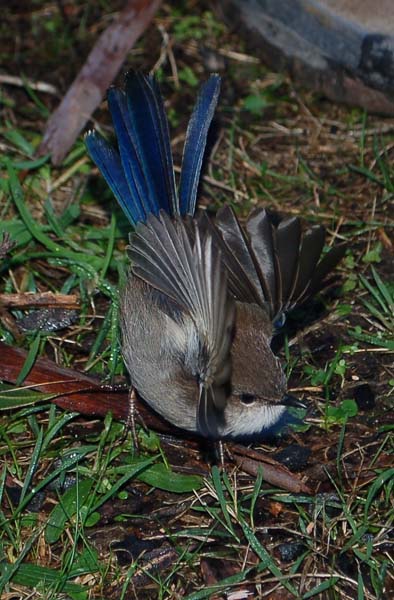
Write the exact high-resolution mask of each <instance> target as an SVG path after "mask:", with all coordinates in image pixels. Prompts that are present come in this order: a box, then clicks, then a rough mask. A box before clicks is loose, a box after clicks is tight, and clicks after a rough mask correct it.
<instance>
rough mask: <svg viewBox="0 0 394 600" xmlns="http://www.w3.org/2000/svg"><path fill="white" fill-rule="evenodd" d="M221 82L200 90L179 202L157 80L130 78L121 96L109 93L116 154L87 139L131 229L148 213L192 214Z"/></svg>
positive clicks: (102, 142) (98, 138) (100, 141)
mask: <svg viewBox="0 0 394 600" xmlns="http://www.w3.org/2000/svg"><path fill="white" fill-rule="evenodd" d="M219 87H220V78H219V76H218V75H212V76H211V77H210V79H209V80H208V81H207V82H206V83H205V84H204V86H203V87H202V88H201V91H200V94H199V97H198V100H197V104H196V106H195V108H194V111H193V114H192V117H191V119H190V123H189V126H188V130H187V135H186V141H185V147H184V152H183V160H182V169H181V178H180V202H179V201H178V195H177V191H176V187H175V175H174V167H173V159H172V152H171V143H170V136H169V129H168V121H167V117H166V114H165V110H164V104H163V99H162V97H161V94H160V91H159V87H158V84H157V81H156V80H155V78H154V77H153V76H152V75H149V76H145V75H142V74H139V73H129V74H128V75H127V76H126V86H125V92H123V91H121V90H118V89H115V88H112V89H110V90H109V92H108V104H109V109H110V112H111V116H112V121H113V124H114V129H115V134H116V138H117V143H118V150H119V151H117V150H116V149H115V148H113V147H112V146H111V145H110V144H108V142H106V140H105V139H104V138H103V137H102V136H100V135H99V134H97V133H95V132H90V133H88V134H87V136H86V146H87V149H88V151H89V154H90V156H91V157H92V159H93V160H94V162H95V163H96V164H97V166H98V167H99V169H100V171H101V172H102V174H103V176H104V178H105V179H106V181H107V183H108V185H109V186H110V188H111V190H112V192H113V193H114V195H115V197H116V199H117V200H118V202H119V204H120V205H121V207H122V209H123V211H124V212H125V214H126V216H127V218H128V219H129V220H130V222H131V223H132V224H133V225H136V224H137V223H140V222H146V220H147V217H148V215H149V214H150V213H153V214H155V215H158V214H159V212H160V210H162V209H163V210H164V211H165V212H166V213H168V214H169V215H170V216H174V215H176V214H181V215H182V216H185V215H193V214H194V211H195V206H196V198H197V189H198V183H199V177H200V172H201V165H202V160H203V155H204V150H205V145H206V139H207V134H208V129H209V125H210V123H211V121H212V118H213V114H214V111H215V107H216V103H217V98H218V95H219Z"/></svg>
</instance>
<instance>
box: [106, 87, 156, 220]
mask: <svg viewBox="0 0 394 600" xmlns="http://www.w3.org/2000/svg"><path fill="white" fill-rule="evenodd" d="M108 106H109V109H110V112H111V117H112V122H113V125H114V129H115V134H116V139H117V142H118V148H119V153H120V159H121V162H122V165H123V171H124V175H125V177H126V180H127V184H128V186H129V190H130V197H131V203H130V206H129V212H131V213H132V214H133V215H134V217H133V221H134V222H137V223H138V222H139V221H146V219H147V216H148V214H149V213H150V212H154V209H155V205H154V203H152V201H151V195H150V192H149V185H148V182H147V181H146V178H145V175H144V172H143V168H142V164H141V159H140V158H139V157H138V155H137V153H136V151H135V146H134V142H133V139H134V136H133V132H132V130H131V127H130V119H129V114H128V109H127V99H126V95H125V93H124V92H123V91H122V90H119V89H116V88H111V89H110V90H108Z"/></svg>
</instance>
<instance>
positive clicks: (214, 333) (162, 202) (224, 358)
mask: <svg viewBox="0 0 394 600" xmlns="http://www.w3.org/2000/svg"><path fill="white" fill-rule="evenodd" d="M219 87H220V79H219V77H218V76H217V75H212V76H211V77H210V78H209V80H208V81H207V82H206V83H205V84H204V85H203V86H202V87H201V90H200V93H199V96H198V99H197V103H196V106H195V108H194V111H193V114H192V116H191V119H190V122H189V126H188V129H187V134H186V140H185V146H184V152H183V160H182V168H181V174H180V179H179V185H178V186H177V185H176V182H175V175H174V167H173V159H172V152H171V145H170V137H169V130H168V123H167V118H166V114H165V110H164V105H163V100H162V97H161V95H160V92H159V89H158V84H157V82H156V80H155V78H154V77H153V76H150V75H149V76H145V75H142V74H138V73H137V74H135V73H130V74H128V75H127V76H126V82H125V90H124V91H123V90H120V89H117V88H112V89H110V90H109V92H108V103H109V109H110V111H111V115H112V120H113V124H114V128H115V134H116V138H117V145H118V148H117V149H115V148H114V147H112V146H111V145H110V144H109V143H108V142H107V141H106V140H105V139H104V138H103V137H102V136H101V135H99V134H98V133H97V132H94V131H93V132H90V133H88V134H87V136H86V144H87V148H88V151H89V153H90V155H91V157H92V158H93V160H94V161H95V163H96V164H97V166H98V167H99V169H100V171H101V172H102V174H103V175H104V177H105V179H106V181H107V183H108V185H109V186H110V188H111V189H112V191H113V193H114V195H115V197H116V198H117V200H118V202H119V204H120V205H121V207H122V208H123V210H124V212H125V214H126V216H127V217H128V219H129V220H130V223H131V225H132V226H133V228H134V231H133V232H132V233H131V235H130V245H129V247H128V254H129V257H130V260H131V267H130V272H129V276H128V281H127V285H126V286H125V289H124V290H123V291H122V293H121V329H122V346H123V356H124V360H125V363H126V367H127V370H128V372H129V375H130V381H131V385H132V386H133V387H134V388H135V389H136V390H137V392H138V394H139V395H140V396H141V397H142V398H143V400H145V401H146V402H147V403H148V404H149V405H150V406H151V407H152V408H153V409H154V410H155V411H157V412H158V413H159V414H160V415H162V416H163V417H165V418H166V419H167V420H168V421H169V422H171V423H173V424H174V425H176V426H177V427H180V428H182V429H185V430H189V431H192V432H198V433H200V434H201V435H203V436H207V437H210V438H213V439H221V438H223V437H227V436H240V435H249V434H256V433H258V432H260V431H261V430H262V429H265V428H267V427H269V426H271V425H273V424H275V423H276V422H277V421H278V419H279V418H280V417H281V415H282V414H283V412H284V411H285V409H286V405H288V404H289V403H290V404H291V403H293V402H295V400H294V399H293V398H292V397H291V396H288V395H287V393H286V378H285V375H284V372H283V370H282V367H281V365H280V362H279V359H278V358H277V357H276V356H275V355H274V354H273V352H272V350H271V340H272V337H273V335H274V332H275V323H277V322H278V321H280V320H281V318H282V315H283V314H284V313H285V312H286V311H288V310H290V309H292V308H293V307H294V306H295V305H297V304H299V303H301V302H302V301H303V300H304V299H305V298H306V297H307V296H309V295H310V294H311V293H313V292H314V291H316V289H318V288H319V287H321V282H322V280H323V279H324V277H325V276H326V274H327V273H328V271H329V270H331V268H332V267H333V266H334V265H335V264H336V263H337V262H338V261H339V260H340V258H341V257H342V255H343V247H341V246H337V247H334V248H333V249H331V250H330V252H328V253H326V254H325V255H324V257H323V258H321V254H322V249H323V245H324V239H325V232H324V228H323V227H321V226H313V227H311V228H310V229H308V230H306V231H305V232H302V229H301V223H300V221H299V219H298V218H296V217H291V218H288V219H280V218H279V217H278V216H277V215H274V214H272V213H270V212H268V211H266V210H265V209H263V208H258V209H257V210H255V211H254V212H253V213H252V214H251V215H250V216H249V218H248V220H247V222H246V227H245V229H244V228H243V227H242V226H241V225H240V222H239V221H238V218H237V216H236V215H235V213H234V211H233V210H232V208H231V207H230V206H227V205H226V206H224V207H223V208H222V209H221V210H220V211H219V212H218V214H217V215H216V218H215V219H214V220H213V219H211V218H210V217H209V216H208V215H207V214H206V213H205V212H200V213H198V214H197V215H196V214H195V210H196V200H197V190H198V186H199V179H200V172H201V165H202V161H203V156H204V151H205V146H206V140H207V134H208V129H209V126H210V123H211V120H212V118H213V114H214V111H215V107H216V103H217V99H218V95H219Z"/></svg>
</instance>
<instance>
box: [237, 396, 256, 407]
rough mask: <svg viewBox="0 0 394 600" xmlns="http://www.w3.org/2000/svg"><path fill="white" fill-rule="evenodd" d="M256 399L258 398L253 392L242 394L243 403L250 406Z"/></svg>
mask: <svg viewBox="0 0 394 600" xmlns="http://www.w3.org/2000/svg"><path fill="white" fill-rule="evenodd" d="M255 400H256V396H254V395H253V394H241V402H242V404H246V405H247V406H250V405H251V404H253V402H255Z"/></svg>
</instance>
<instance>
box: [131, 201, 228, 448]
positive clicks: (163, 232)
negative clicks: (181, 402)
mask: <svg viewBox="0 0 394 600" xmlns="http://www.w3.org/2000/svg"><path fill="white" fill-rule="evenodd" d="M128 253H129V256H130V258H131V262H132V271H133V273H134V274H135V275H136V276H138V277H140V278H141V279H143V280H144V281H146V282H147V283H148V284H149V285H151V286H152V287H154V288H156V289H158V290H160V291H161V292H162V293H164V294H165V295H167V296H168V297H169V298H171V299H172V300H173V301H174V302H176V303H177V304H178V305H179V306H180V307H181V308H182V309H183V310H184V311H185V312H186V313H187V314H188V315H189V316H190V317H191V319H192V320H193V322H194V324H195V329H196V332H197V339H196V340H195V342H194V343H195V346H196V348H197V350H196V354H197V363H198V364H197V365H196V372H195V376H196V380H197V381H198V382H199V384H200V401H199V406H198V411H197V422H198V428H199V430H200V432H201V433H202V434H203V435H206V436H210V437H215V436H216V435H217V425H218V422H219V421H220V418H221V417H223V410H224V408H225V404H226V398H227V388H228V383H229V381H230V375H231V363H230V352H231V339H232V334H233V328H234V318H235V305H234V301H233V300H232V298H231V297H230V295H229V294H228V288H227V275H226V271H225V269H223V266H222V264H221V254H220V251H219V249H218V248H217V246H216V245H215V244H214V242H213V238H212V236H211V235H209V234H208V233H207V232H204V231H202V230H201V229H200V228H199V226H198V224H197V223H196V222H192V221H191V220H190V221H185V220H183V219H181V218H180V217H177V218H175V219H173V220H172V219H170V218H169V216H168V215H167V214H166V213H165V212H164V211H161V212H160V215H159V217H158V218H157V217H154V216H153V215H151V216H149V217H148V220H147V223H146V224H140V225H138V227H137V228H136V230H135V232H134V233H133V234H131V236H130V246H129V249H128Z"/></svg>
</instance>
